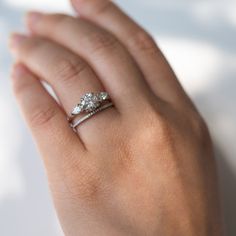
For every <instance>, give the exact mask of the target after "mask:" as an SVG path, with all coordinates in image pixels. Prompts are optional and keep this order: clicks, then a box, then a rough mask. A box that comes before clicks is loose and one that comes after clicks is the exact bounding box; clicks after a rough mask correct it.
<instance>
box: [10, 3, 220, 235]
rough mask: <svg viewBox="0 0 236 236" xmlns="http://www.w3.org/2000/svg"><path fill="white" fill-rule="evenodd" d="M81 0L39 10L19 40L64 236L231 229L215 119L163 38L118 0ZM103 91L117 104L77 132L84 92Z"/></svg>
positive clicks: (16, 71) (21, 95)
mask: <svg viewBox="0 0 236 236" xmlns="http://www.w3.org/2000/svg"><path fill="white" fill-rule="evenodd" d="M72 4H73V6H74V8H75V9H76V10H77V11H78V13H79V15H80V18H75V17H72V16H66V15H61V14H52V15H47V14H42V13H36V12H31V13H29V14H28V15H27V26H28V28H29V30H30V32H31V34H30V35H22V34H16V33H15V34H13V35H12V36H11V40H10V48H11V51H12V53H13V54H14V55H15V57H16V60H17V63H16V65H15V66H14V67H13V73H12V76H11V77H12V87H13V91H14V94H15V96H16V99H17V101H18V104H19V107H20V109H21V111H22V113H23V115H24V117H25V119H26V122H27V124H28V126H29V127H30V130H31V132H32V134H33V137H34V139H35V142H36V144H37V146H38V149H39V151H40V153H41V156H42V159H43V161H44V164H45V168H46V171H47V175H48V181H49V186H50V189H51V192H52V196H53V200H54V203H55V207H56V210H57V213H58V217H59V219H60V222H61V225H62V228H63V230H64V233H65V235H68V236H78V235H114V236H116V235H130V236H131V235H135V236H138V235H147V236H149V235H150V236H151V235H161V236H171V235H174V236H178V235H181V236H183V235H186V236H195V235H196V236H210V235H214V236H218V235H219V236H220V235H223V230H222V223H221V216H220V207H219V199H218V187H217V177H216V167H215V160H214V155H213V149H212V144H211V138H210V135H209V132H208V129H207V126H206V124H205V122H204V121H203V119H202V118H201V116H200V115H199V113H198V111H197V110H196V108H195V107H194V105H193V103H192V102H191V100H190V99H189V97H188V96H187V95H186V93H185V92H184V90H183V89H182V87H181V85H180V84H179V82H178V80H177V78H176V76H175V74H174V72H173V71H172V69H171V67H170V66H169V64H168V62H167V61H166V59H165V57H164V56H163V54H162V53H161V51H160V50H159V48H158V46H157V45H156V43H155V42H154V40H153V39H152V38H151V36H150V35H148V33H146V32H145V31H144V30H143V29H142V28H141V27H140V26H139V25H137V24H136V23H135V22H134V21H133V20H132V19H130V18H129V17H128V16H127V15H125V14H124V13H123V12H122V11H121V10H120V9H119V8H118V7H117V6H116V5H115V4H114V3H112V2H110V1H106V0H73V1H72ZM41 81H45V82H47V83H48V84H49V85H50V86H51V87H52V88H53V90H54V92H55V93H56V96H57V98H58V101H59V102H58V103H57V102H56V101H55V99H54V98H53V97H52V96H51V95H49V93H48V92H47V91H46V89H45V88H44V87H43V85H42V83H41ZM104 90H105V91H107V92H109V94H110V96H111V98H112V101H113V103H114V107H113V108H109V109H107V110H105V111H103V112H101V113H99V114H97V115H95V116H93V117H92V118H90V119H89V120H87V121H86V122H84V123H83V124H81V125H80V126H79V127H78V129H77V131H78V132H77V133H75V132H73V131H72V129H71V128H70V127H69V125H68V122H67V120H66V116H67V115H69V114H70V111H71V110H72V108H73V107H74V106H75V104H77V103H78V101H79V99H80V97H81V96H82V95H84V94H85V93H86V92H89V91H94V92H98V91H104Z"/></svg>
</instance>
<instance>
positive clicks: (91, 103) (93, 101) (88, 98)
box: [80, 93, 101, 112]
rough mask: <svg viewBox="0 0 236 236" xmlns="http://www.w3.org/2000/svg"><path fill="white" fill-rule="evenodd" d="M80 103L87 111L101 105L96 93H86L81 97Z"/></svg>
mask: <svg viewBox="0 0 236 236" xmlns="http://www.w3.org/2000/svg"><path fill="white" fill-rule="evenodd" d="M80 104H81V105H82V107H83V110H84V111H86V112H91V111H94V110H96V109H97V108H98V107H99V106H100V105H101V103H100V101H99V99H98V97H97V96H96V95H95V94H94V93H86V94H85V95H84V96H83V97H82V98H81V101H80Z"/></svg>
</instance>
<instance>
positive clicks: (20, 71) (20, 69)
mask: <svg viewBox="0 0 236 236" xmlns="http://www.w3.org/2000/svg"><path fill="white" fill-rule="evenodd" d="M25 74H26V69H25V67H24V66H23V65H22V64H16V65H15V66H14V67H13V71H12V77H13V78H16V79H18V78H21V77H22V76H23V75H25Z"/></svg>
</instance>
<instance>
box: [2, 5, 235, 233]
mask: <svg viewBox="0 0 236 236" xmlns="http://www.w3.org/2000/svg"><path fill="white" fill-rule="evenodd" d="M119 2H120V3H121V5H123V6H124V8H125V9H127V10H128V11H129V12H130V13H131V15H133V16H134V17H135V18H136V19H138V20H139V22H141V23H142V25H144V26H145V27H147V28H148V30H149V31H150V32H153V33H155V34H157V35H164V36H170V37H173V38H174V39H175V38H187V39H190V40H191V39H194V40H201V41H206V42H208V43H210V44H212V45H214V46H215V47H217V48H219V49H221V50H223V51H227V52H228V53H230V54H232V53H233V54H235V53H236V46H235V38H236V37H234V36H236V31H235V28H233V27H232V26H231V25H229V24H228V23H227V22H225V21H223V20H222V21H218V22H215V23H212V24H206V25H204V24H202V23H200V22H199V21H198V20H197V19H196V18H195V17H193V14H192V12H191V9H190V8H189V5H187V6H186V7H184V6H180V7H177V8H174V7H173V8H171V7H163V8H162V7H159V6H160V5H161V4H160V3H159V4H158V7H153V6H152V7H151V6H148V4H146V3H145V2H143V1H142V2H141V1H140V2H139V1H138V4H137V1H134V0H130V1H128V2H127V1H124V0H122V1H119ZM163 5H164V3H163ZM144 14H146V15H144ZM21 18H22V11H21V10H17V9H15V8H12V7H8V6H7V5H6V4H5V3H4V2H3V1H0V21H3V22H4V24H5V25H6V27H7V29H8V30H12V29H16V28H18V27H20V25H21V22H20V19H21ZM0 52H1V55H5V56H4V60H3V61H1V65H0V68H1V70H4V71H6V70H8V68H9V66H10V62H11V59H10V57H9V53H8V50H7V47H6V46H4V45H3V46H0ZM222 67H223V66H222ZM219 70H222V71H224V72H225V70H224V68H220V69H219ZM235 83H236V81H235V78H234V75H233V74H232V73H231V72H228V74H227V73H222V74H221V75H219V79H218V80H217V82H216V84H214V85H211V86H212V88H208V90H206V91H203V93H202V94H193V95H192V96H193V98H194V100H195V101H196V103H197V104H198V107H199V108H200V110H201V111H202V113H203V115H204V116H205V117H206V118H207V120H208V121H210V120H211V119H212V120H215V119H216V118H217V117H215V113H214V115H212V113H211V107H212V104H214V101H213V100H211V101H210V102H209V104H207V101H208V100H209V98H214V97H217V96H221V102H222V104H221V105H222V106H229V109H230V107H231V108H232V107H234V105H235V100H236V94H235V88H236V84H235ZM6 89H8V85H7V83H6V81H4V80H0V91H3V90H4V91H5V90H6ZM226 92H227V93H226ZM217 101H218V100H217ZM218 106H219V104H218V103H217V104H214V105H213V108H212V109H219V107H218ZM217 107H218V108H217ZM217 114H219V115H220V114H221V113H220V111H218V113H217ZM16 116H18V114H16ZM230 116H231V117H230V118H231V119H234V120H236V112H235V111H234V112H233V113H232V111H231V114H230ZM22 132H23V133H24V132H25V133H26V134H25V135H24V137H25V138H24V140H22V141H21V146H22V149H21V152H19V153H18V157H19V158H18V159H17V161H18V163H17V165H18V166H19V168H20V169H21V170H22V172H23V174H24V181H25V185H26V193H25V195H24V196H23V197H22V198H19V197H15V196H9V197H8V198H6V199H5V200H2V201H1V202H0V234H1V235H4V236H13V235H18V236H32V235H34V236H42V235H45V236H46V235H55V229H54V228H53V225H54V224H55V222H54V212H53V210H52V205H51V202H50V201H49V200H48V196H47V192H48V190H47V187H46V185H45V176H44V174H43V172H42V170H41V168H42V165H41V163H40V161H39V160H37V159H36V158H35V156H37V154H36V152H35V149H34V146H33V145H32V141H31V139H30V138H29V136H28V134H27V132H26V131H25V130H22ZM0 135H1V134H0ZM218 140H219V139H218V138H217V143H218V144H219V145H217V146H218V147H217V148H216V151H217V162H218V167H219V175H220V182H221V188H222V195H223V205H224V212H225V219H226V228H227V235H228V236H234V235H236V221H235V219H236V204H235V199H236V187H235V186H236V170H234V169H233V167H232V166H231V165H230V164H229V162H228V160H227V157H226V156H224V151H223V150H222V148H221V144H220V143H219V141H218Z"/></svg>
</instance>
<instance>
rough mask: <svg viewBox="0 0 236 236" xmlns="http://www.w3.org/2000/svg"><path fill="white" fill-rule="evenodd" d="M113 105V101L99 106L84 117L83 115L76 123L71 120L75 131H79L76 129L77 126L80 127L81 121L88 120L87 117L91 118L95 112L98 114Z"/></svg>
mask: <svg viewBox="0 0 236 236" xmlns="http://www.w3.org/2000/svg"><path fill="white" fill-rule="evenodd" d="M112 106H113V103H112V102H110V103H107V104H105V105H103V106H101V107H99V108H97V109H96V110H94V111H92V112H90V113H89V114H87V115H85V116H84V117H82V118H81V119H79V120H78V121H76V122H75V123H74V124H73V123H72V122H71V123H70V125H71V128H73V130H74V131H75V132H77V130H76V127H78V126H79V125H80V124H81V123H83V122H84V121H86V120H87V119H89V118H90V117H92V116H94V115H95V114H97V113H98V112H101V111H104V110H106V109H107V108H109V107H112Z"/></svg>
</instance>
